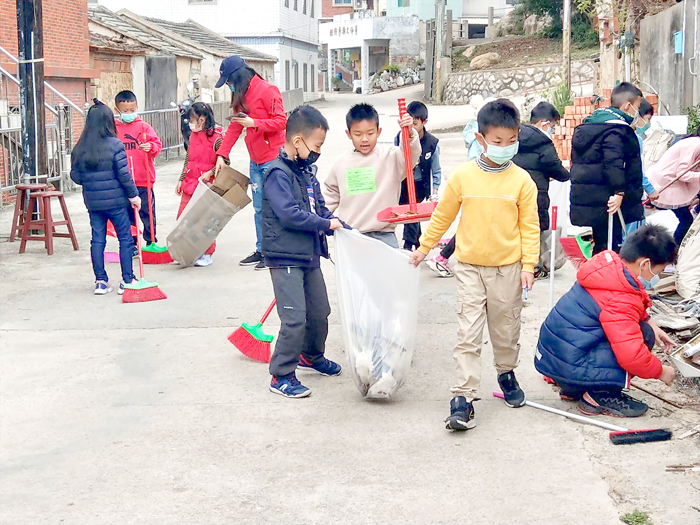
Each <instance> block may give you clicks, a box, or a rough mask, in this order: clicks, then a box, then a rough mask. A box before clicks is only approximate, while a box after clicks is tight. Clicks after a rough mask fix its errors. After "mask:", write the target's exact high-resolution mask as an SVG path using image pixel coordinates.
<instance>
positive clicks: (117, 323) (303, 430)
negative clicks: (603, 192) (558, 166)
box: [0, 88, 700, 525]
mask: <svg viewBox="0 0 700 525" xmlns="http://www.w3.org/2000/svg"><path fill="white" fill-rule="evenodd" d="M414 89H415V88H414ZM404 91H405V92H408V93H411V92H412V91H410V90H404ZM398 93H400V92H398ZM398 93H392V94H391V96H388V95H387V94H384V95H379V96H376V97H369V98H368V100H369V101H370V102H373V103H376V105H377V106H378V109H379V110H380V113H381V115H382V116H381V118H382V126H383V127H384V130H385V135H384V137H392V138H393V136H394V134H395V133H396V132H397V130H398V128H397V126H396V123H395V116H396V112H395V110H394V106H395V98H396V95H397V94H398ZM359 99H360V97H359V96H355V95H341V96H337V97H335V98H334V99H333V100H329V101H327V102H326V103H323V104H319V107H320V108H321V109H322V111H323V112H324V113H325V114H326V115H327V116H328V118H329V121H330V123H331V127H332V129H331V133H330V134H329V137H328V143H327V145H326V146H324V149H323V155H322V157H321V161H320V163H319V164H320V167H321V172H322V173H323V172H324V170H326V169H327V168H328V167H329V166H330V164H331V163H332V161H333V158H334V156H335V155H337V154H338V153H339V152H341V151H343V150H344V149H345V148H347V147H349V146H350V143H349V140H348V139H347V138H345V136H344V133H343V130H344V123H343V120H344V118H343V117H344V114H345V112H346V110H347V107H348V105H349V104H350V103H352V102H354V101H355V100H359ZM430 111H431V122H430V125H432V126H433V127H442V126H441V125H443V124H445V125H446V124H450V123H451V121H450V119H451V120H452V121H454V120H456V119H459V118H465V119H466V117H468V115H467V113H466V110H464V109H461V108H432V107H431V109H430ZM457 111H465V113H464V114H460V115H461V116H460V115H455V113H456V112H457ZM433 115H435V117H433ZM441 138H442V145H443V164H444V167H445V170H446V171H449V169H451V168H453V167H454V166H456V165H457V164H458V163H459V162H460V160H461V158H462V155H463V154H464V146H463V144H461V143H460V141H459V140H458V139H459V137H458V135H456V134H451V135H446V136H443V137H441ZM232 157H233V164H234V166H235V167H238V168H239V169H241V170H242V171H245V172H247V155H246V152H245V149H244V148H243V147H242V146H241V145H238V146H237V147H236V148H235V150H234V153H233V155H232ZM180 170H181V164H180V163H178V162H171V163H167V164H164V165H161V166H160V167H159V169H158V181H157V185H156V191H157V196H158V217H159V224H158V227H159V239H160V242H161V243H164V241H165V237H166V235H167V233H168V232H169V231H170V229H171V228H172V226H173V223H174V220H175V212H176V210H177V204H178V198H177V197H176V196H175V194H174V191H173V190H174V187H175V183H176V180H177V176H178V174H179V171H180ZM67 202H68V206H69V209H70V212H71V215H72V219H73V222H74V224H75V226H76V229H77V231H78V235H79V240H80V248H81V249H80V251H78V252H74V251H72V249H71V248H70V246H69V243H68V242H67V241H65V240H58V241H57V242H56V253H55V254H54V255H53V256H52V257H48V256H47V255H46V253H45V252H44V251H43V245H42V244H41V243H33V244H30V246H29V248H28V249H27V253H25V254H24V255H18V253H17V251H18V248H19V244H18V243H14V244H10V243H7V242H2V243H0V256H1V258H2V262H1V265H2V266H1V270H2V276H1V280H0V300H1V301H2V302H1V304H2V317H1V319H0V335H1V337H2V346H1V349H0V356H1V359H2V362H1V365H0V476H1V478H0V490H1V501H2V504H1V505H0V523H3V524H44V523H46V524H49V523H50V524H55V523H70V524H90V525H97V524H127V523H134V524H185V523H186V524H213V523H222V524H230V523H236V524H255V525H258V524H278V523H304V524H323V525H325V524H353V525H354V524H388V523H400V524H417V525H418V524H452V523H465V524H466V523H473V524H484V525H487V524H488V525H495V524H514V523H527V524H530V523H532V524H552V525H561V524H572V525H573V524H596V525H598V524H609V525H613V524H617V523H619V520H618V516H619V514H621V513H622V512H624V511H628V510H633V509H635V508H639V509H640V510H645V511H647V512H650V513H651V515H652V517H653V518H654V520H655V521H654V523H655V524H660V523H677V524H682V525H687V524H689V523H697V522H698V521H697V519H698V516H700V515H699V514H697V513H696V511H694V510H692V509H691V508H690V507H691V504H692V502H693V501H694V502H695V504H696V505H697V494H698V493H697V492H696V491H694V489H692V488H691V486H690V477H689V476H684V475H682V474H668V473H665V472H664V466H665V465H667V464H672V463H684V462H688V461H690V460H691V459H693V458H695V460H697V441H695V442H692V440H686V441H679V442H671V443H655V444H649V445H635V446H630V447H613V446H612V445H610V443H609V442H608V440H607V434H606V432H605V431H602V430H599V429H596V428H592V427H583V426H582V425H579V424H577V423H573V422H571V421H568V420H565V419H563V418H558V417H556V416H552V415H549V414H544V413H540V412H537V411H535V410H532V409H529V408H522V409H517V410H515V409H509V408H507V407H506V406H505V405H504V404H503V403H502V402H501V401H499V400H495V399H494V398H493V397H492V396H491V392H492V391H493V390H494V389H496V388H497V383H496V377H495V371H494V369H493V366H492V364H491V361H492V355H491V349H490V346H489V345H488V344H487V345H486V346H485V348H484V374H483V387H482V392H481V395H482V397H483V399H482V401H479V402H477V403H476V414H477V423H478V424H477V427H476V428H475V429H474V430H472V431H469V432H468V433H466V434H451V433H449V432H447V431H446V430H445V429H444V424H443V422H442V421H443V419H444V418H445V417H446V415H447V413H448V403H449V399H450V394H449V387H450V385H451V384H452V382H453V378H454V372H453V369H454V365H453V362H452V357H451V348H452V346H453V344H454V341H455V334H456V330H457V326H456V322H455V321H456V319H455V313H454V304H455V282H454V280H450V279H439V278H436V277H435V276H433V275H432V274H431V273H430V271H429V270H428V269H427V268H424V269H423V270H422V275H421V279H422V284H421V290H422V291H421V300H420V313H419V323H420V326H419V329H418V347H417V350H416V353H415V358H414V363H413V368H412V370H411V375H410V379H409V382H408V383H407V384H406V385H405V386H404V387H403V388H402V389H401V390H400V391H399V394H398V396H397V399H395V400H394V401H393V402H387V403H377V402H367V401H365V400H363V399H362V398H361V397H360V395H359V394H358V392H357V390H356V389H355V386H354V384H353V382H352V379H351V377H350V375H349V374H347V373H346V374H343V375H341V376H340V377H338V378H321V377H318V376H314V375H310V374H304V373H300V378H301V379H302V381H304V383H305V384H307V385H308V386H309V387H311V388H312V389H313V395H312V396H311V397H309V398H307V399H302V400H288V399H284V398H281V397H279V396H275V395H273V394H271V393H270V392H269V391H268V389H267V386H268V383H269V375H268V373H267V367H266V366H265V365H262V364H259V363H255V362H251V361H249V360H247V359H246V358H244V357H243V356H242V355H240V354H239V353H238V352H237V351H236V350H235V349H234V348H233V347H232V346H231V345H230V344H229V343H228V341H227V339H226V337H227V336H228V334H229V333H230V332H231V331H232V330H233V329H234V328H236V327H237V326H238V325H239V324H240V323H241V322H242V321H248V322H250V321H255V320H256V319H257V318H258V317H259V316H260V315H261V314H262V313H263V311H264V310H265V308H266V306H267V305H268V304H269V302H270V300H271V299H272V287H271V283H270V278H269V275H268V274H267V273H266V272H255V271H253V270H252V269H251V268H242V267H240V266H238V261H239V260H240V259H241V258H242V257H244V256H245V255H247V254H248V253H249V252H250V251H251V250H252V248H253V242H254V231H253V210H252V207H248V208H246V209H245V210H243V211H242V212H241V213H240V214H238V215H237V216H236V217H235V218H234V219H233V220H232V222H231V223H230V224H229V225H228V226H227V228H226V230H225V231H224V232H223V233H222V234H221V236H220V238H219V241H218V243H217V244H218V247H217V252H216V254H215V256H214V261H215V262H214V265H213V266H211V267H209V268H187V269H181V268H179V267H177V266H175V265H165V266H149V267H147V270H146V271H147V277H148V278H149V279H150V280H156V281H158V283H159V286H160V288H161V289H162V290H163V291H164V292H166V293H167V294H168V299H167V300H165V301H158V302H150V303H142V304H133V305H127V304H122V303H121V301H120V299H119V297H118V296H117V295H116V293H112V294H110V295H108V296H106V297H95V296H93V295H92V289H93V280H94V279H93V275H92V270H91V266H90V257H89V239H90V229H89V224H88V220H87V214H86V212H85V208H84V205H83V203H82V200H81V196H80V195H79V194H72V195H70V196H68V198H67ZM10 219H11V212H10V211H8V210H5V211H3V212H2V213H0V231H2V232H7V231H8V230H9V222H10ZM116 249H117V248H116V242H115V241H114V239H111V240H110V241H109V244H108V250H116ZM377 264H378V265H379V264H381V261H377ZM323 270H324V273H325V277H326V280H327V283H328V291H329V296H330V300H331V304H332V307H333V313H332V316H331V319H330V321H331V328H330V335H329V338H328V356H329V357H330V358H332V359H335V360H337V361H339V362H340V363H341V364H345V363H346V362H347V359H346V357H345V355H344V351H343V346H342V337H341V333H340V325H339V319H338V312H337V294H336V288H335V275H334V268H333V266H332V265H331V264H330V263H325V264H324V266H323ZM108 271H109V273H110V277H111V280H112V283H113V284H115V283H116V282H118V280H119V277H118V276H119V271H118V265H109V267H108ZM573 276H574V274H573V270H571V269H570V268H566V269H565V270H564V271H562V272H561V274H559V275H557V278H556V292H557V294H559V295H560V294H562V293H564V291H565V290H566V289H567V288H568V287H569V286H570V284H571V283H572V281H573ZM547 302H548V290H547V286H546V284H544V283H538V284H537V286H536V287H535V289H534V290H533V291H532V293H531V295H530V306H528V307H527V308H525V309H524V312H523V320H524V326H523V334H522V341H521V342H522V358H521V366H520V368H519V369H518V377H519V379H520V382H521V384H522V385H523V386H524V388H525V390H526V391H527V393H528V395H529V397H530V399H533V400H537V401H541V402H544V403H548V404H551V405H554V406H559V407H563V408H566V409H569V410H572V411H573V410H574V408H573V406H571V405H565V404H564V403H563V402H561V401H559V399H558V396H556V395H555V394H554V393H553V392H552V391H551V389H550V387H548V386H547V385H546V384H545V383H544V382H543V381H542V380H541V378H540V377H539V376H538V374H537V373H536V372H535V370H534V368H533V366H532V359H533V351H534V350H533V348H534V344H535V342H536V339H537V333H538V329H539V326H540V324H541V322H542V321H543V319H544V317H545V315H546V313H547V308H548V306H547ZM278 327H279V320H278V319H277V318H276V315H273V317H272V318H271V319H270V322H269V325H268V326H267V330H268V331H269V332H271V333H276V331H277V329H278ZM486 339H488V336H486ZM651 404H652V406H653V407H654V408H655V410H652V411H650V417H648V418H645V419H646V420H641V421H633V422H630V423H629V424H630V426H634V427H636V428H648V427H650V426H671V427H672V428H674V430H676V429H679V428H685V425H687V423H688V421H692V420H693V419H692V418H693V417H696V414H692V413H689V411H688V410H687V409H686V410H684V411H675V412H674V413H670V412H669V411H665V410H662V409H661V408H660V405H659V403H658V402H656V401H653V400H652V402H651ZM693 520H695V521H693Z"/></svg>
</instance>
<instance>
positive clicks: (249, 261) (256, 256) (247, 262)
mask: <svg viewBox="0 0 700 525" xmlns="http://www.w3.org/2000/svg"><path fill="white" fill-rule="evenodd" d="M262 260H263V256H262V253H260V252H257V251H256V252H253V253H251V254H250V255H249V256H248V257H246V258H245V259H243V260H242V261H241V262H239V263H238V264H240V265H241V266H254V265H256V264H258V263H259V262H261V261H262Z"/></svg>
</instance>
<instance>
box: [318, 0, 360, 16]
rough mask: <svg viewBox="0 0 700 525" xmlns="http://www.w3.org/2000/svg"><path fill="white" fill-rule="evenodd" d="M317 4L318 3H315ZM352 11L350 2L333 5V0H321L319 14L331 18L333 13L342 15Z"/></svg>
mask: <svg viewBox="0 0 700 525" xmlns="http://www.w3.org/2000/svg"><path fill="white" fill-rule="evenodd" d="M317 5H318V4H317ZM353 11H354V9H353V7H352V4H350V5H348V6H347V7H346V6H341V7H338V6H333V0H321V16H322V17H323V18H333V15H344V14H347V13H352V12H353Z"/></svg>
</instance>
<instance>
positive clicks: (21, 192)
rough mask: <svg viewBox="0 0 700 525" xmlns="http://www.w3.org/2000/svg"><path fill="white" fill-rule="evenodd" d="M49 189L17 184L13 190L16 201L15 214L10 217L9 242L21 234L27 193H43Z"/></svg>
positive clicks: (36, 185)
mask: <svg viewBox="0 0 700 525" xmlns="http://www.w3.org/2000/svg"><path fill="white" fill-rule="evenodd" d="M48 187H49V185H48V184H42V183H40V184H17V185H16V186H15V189H16V190H17V200H16V201H15V214H14V216H13V217H12V229H11V230H10V242H14V240H15V235H18V236H19V235H21V234H22V226H23V225H24V221H25V217H26V213H25V212H26V209H25V207H24V201H25V199H26V198H27V193H30V194H31V192H33V191H44V190H46V189H47V188H48Z"/></svg>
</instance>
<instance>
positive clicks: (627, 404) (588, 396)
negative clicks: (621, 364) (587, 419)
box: [578, 392, 649, 417]
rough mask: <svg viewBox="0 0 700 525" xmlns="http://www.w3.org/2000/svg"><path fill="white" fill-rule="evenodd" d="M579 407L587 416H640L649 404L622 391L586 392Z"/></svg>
mask: <svg viewBox="0 0 700 525" xmlns="http://www.w3.org/2000/svg"><path fill="white" fill-rule="evenodd" d="M578 409H579V410H580V411H581V412H582V413H584V414H586V415H587V416H597V415H599V414H602V415H606V416H615V417H639V416H641V415H643V414H644V413H645V412H646V411H647V410H648V409H649V405H647V404H646V403H642V402H641V401H637V400H636V399H634V398H633V397H630V396H628V395H627V394H623V393H622V392H605V393H594V392H586V393H585V394H583V397H582V398H581V400H580V401H579V402H578Z"/></svg>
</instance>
